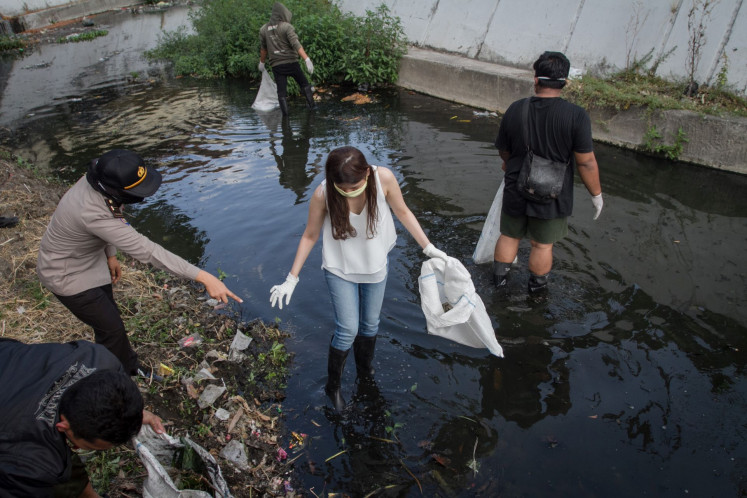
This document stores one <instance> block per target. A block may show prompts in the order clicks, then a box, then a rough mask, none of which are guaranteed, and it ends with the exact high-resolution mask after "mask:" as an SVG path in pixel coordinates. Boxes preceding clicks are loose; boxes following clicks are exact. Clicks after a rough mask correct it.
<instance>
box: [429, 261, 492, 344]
mask: <svg viewBox="0 0 747 498" xmlns="http://www.w3.org/2000/svg"><path fill="white" fill-rule="evenodd" d="M418 286H419V287H420V302H421V306H422V308H423V313H424V314H425V321H426V324H427V326H428V333H429V334H433V335H437V336H440V337H444V338H446V339H449V340H451V341H454V342H458V343H459V344H464V345H465V346H470V347H473V348H487V349H488V350H489V351H490V352H491V353H492V354H494V355H495V356H498V357H501V358H502V357H503V348H502V347H501V345H500V344H498V340H497V339H496V338H495V330H493V325H492V324H491V323H490V317H489V316H488V312H487V311H486V310H485V305H484V304H483V302H482V299H480V296H478V295H477V292H476V291H475V286H474V284H473V283H472V277H471V276H470V274H469V272H468V271H467V269H466V268H465V267H464V265H463V264H462V263H461V262H460V261H459V260H458V259H456V258H448V260H447V261H444V260H443V259H440V258H432V259H429V260H428V261H426V262H425V263H423V266H422V267H421V270H420V279H418ZM444 304H448V306H446V308H450V309H444V308H445V306H444Z"/></svg>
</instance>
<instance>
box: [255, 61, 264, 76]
mask: <svg viewBox="0 0 747 498" xmlns="http://www.w3.org/2000/svg"><path fill="white" fill-rule="evenodd" d="M257 69H259V72H260V73H262V72H264V70H265V63H264V62H260V63H259V65H258V66H257Z"/></svg>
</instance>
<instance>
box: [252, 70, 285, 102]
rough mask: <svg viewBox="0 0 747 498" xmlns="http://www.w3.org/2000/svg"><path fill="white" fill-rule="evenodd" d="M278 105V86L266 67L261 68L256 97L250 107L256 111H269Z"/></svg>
mask: <svg viewBox="0 0 747 498" xmlns="http://www.w3.org/2000/svg"><path fill="white" fill-rule="evenodd" d="M278 107H280V104H279V103H278V86H277V84H276V83H275V81H273V79H272V78H271V77H270V73H268V72H267V69H263V70H262V82H261V83H260V84H259V91H258V92H257V97H256V98H255V99H254V103H253V104H252V108H254V109H256V110H258V111H271V110H273V109H277V108H278Z"/></svg>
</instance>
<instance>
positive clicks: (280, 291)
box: [270, 273, 298, 309]
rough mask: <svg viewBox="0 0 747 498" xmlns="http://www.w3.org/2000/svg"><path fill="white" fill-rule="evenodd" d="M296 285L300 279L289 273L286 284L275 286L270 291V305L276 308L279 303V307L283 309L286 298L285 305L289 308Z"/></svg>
mask: <svg viewBox="0 0 747 498" xmlns="http://www.w3.org/2000/svg"><path fill="white" fill-rule="evenodd" d="M296 284H298V277H294V276H293V275H291V274H290V273H288V276H287V277H285V282H283V283H282V284H280V285H274V286H273V287H272V289H270V304H271V305H272V307H273V308H274V307H275V303H278V307H279V308H280V309H283V298H285V305H286V306H288V305H289V304H290V302H291V296H292V295H293V290H294V289H295V288H296Z"/></svg>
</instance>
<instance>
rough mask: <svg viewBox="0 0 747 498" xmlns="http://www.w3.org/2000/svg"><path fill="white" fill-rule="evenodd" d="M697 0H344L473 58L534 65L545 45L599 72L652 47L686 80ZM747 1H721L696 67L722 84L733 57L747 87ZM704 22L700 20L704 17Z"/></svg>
mask: <svg viewBox="0 0 747 498" xmlns="http://www.w3.org/2000/svg"><path fill="white" fill-rule="evenodd" d="M692 1H693V0H657V1H653V2H652V1H645V0H546V1H541V2H540V1H535V2H528V1H526V0H419V1H417V2H413V1H412V0H337V4H338V5H339V6H340V7H341V9H342V10H344V11H348V12H352V13H354V14H356V15H364V14H365V12H366V10H375V9H376V8H377V6H379V5H380V4H381V3H384V4H386V5H387V7H388V8H389V9H390V11H391V14H392V15H394V16H397V17H399V18H400V19H401V20H402V25H403V27H404V30H405V34H406V36H407V38H408V40H409V41H410V43H412V44H414V45H416V46H419V47H424V48H432V49H436V50H439V51H446V52H450V53H454V54H459V55H464V56H466V57H469V58H471V59H477V60H480V61H485V62H493V63H497V64H502V65H507V66H514V67H519V68H525V69H528V68H530V67H531V64H532V63H533V62H534V61H535V60H536V59H537V56H538V55H539V54H540V53H542V52H543V51H545V50H559V51H562V52H564V53H565V54H566V55H567V56H568V58H569V59H570V60H571V63H572V64H573V67H576V68H579V69H582V70H589V71H593V72H598V73H605V72H608V71H610V70H617V69H622V68H625V67H626V66H627V65H628V63H629V62H630V61H632V60H635V59H642V58H643V57H644V56H645V55H646V54H648V53H649V52H650V53H651V55H652V58H653V59H656V58H663V59H664V61H663V62H662V63H661V64H660V65H659V69H658V72H657V74H658V75H659V76H663V77H667V78H674V79H685V78H686V77H687V75H688V70H687V64H686V61H687V48H688V40H689V38H690V31H689V30H688V12H689V11H690V8H691V6H692ZM745 3H747V1H745V0H719V1H718V2H717V3H716V4H715V6H714V7H713V10H712V11H711V14H710V16H709V17H708V18H707V19H706V20H705V23H704V24H705V27H706V34H705V44H704V45H703V48H702V50H701V57H700V59H699V63H698V65H697V70H696V72H695V79H696V80H697V81H698V82H701V83H703V82H706V83H708V82H714V81H715V79H716V78H717V75H718V73H719V71H720V70H721V67H722V64H723V61H724V59H723V58H722V56H723V55H724V54H726V56H727V57H728V71H727V76H728V78H727V79H728V84H729V87H730V88H732V89H733V90H735V91H737V92H740V93H745V92H747V5H744V4H745ZM696 20H698V21H699V20H700V17H699V16H696Z"/></svg>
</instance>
